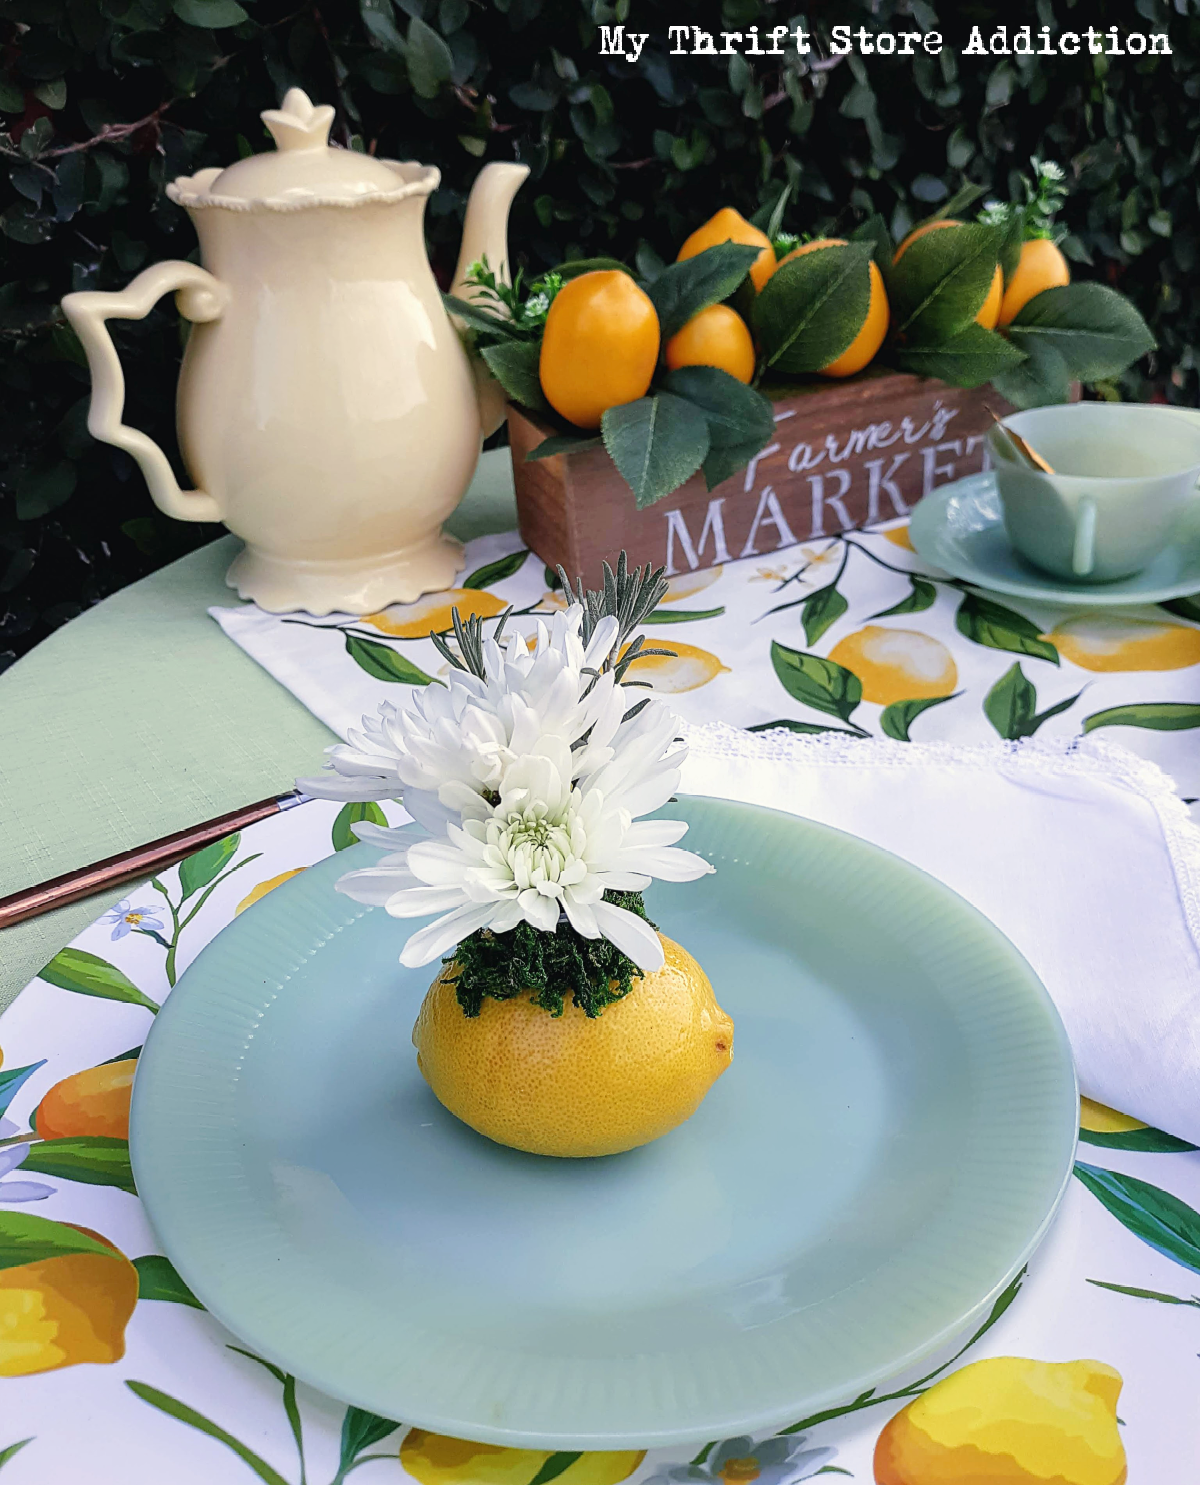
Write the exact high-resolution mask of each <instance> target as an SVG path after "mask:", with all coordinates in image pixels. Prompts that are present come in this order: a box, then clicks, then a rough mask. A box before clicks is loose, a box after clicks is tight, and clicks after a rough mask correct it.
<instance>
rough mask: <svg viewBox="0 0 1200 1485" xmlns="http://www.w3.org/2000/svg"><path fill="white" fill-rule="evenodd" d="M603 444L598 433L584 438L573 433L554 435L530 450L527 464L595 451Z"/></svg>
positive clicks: (526, 460)
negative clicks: (586, 450) (588, 450)
mask: <svg viewBox="0 0 1200 1485" xmlns="http://www.w3.org/2000/svg"><path fill="white" fill-rule="evenodd" d="M603 443H604V440H603V439H602V438H601V437H600V435H599V434H598V433H592V434H588V435H586V436H584V437H576V435H575V434H573V433H552V434H551V435H550V437H549V438H543V439H542V441H541V443H539V444H538V446H537V448H535V449H530V451H529V452H528V453H527V454H526V455H525V462H526V464H532V463H533V462H534V461H535V460H537V459H553V458H554V457H555V455H557V454H578V453H579V452H580V451H581V450H582V449H594V448H596V447H597V445H600V446H603Z"/></svg>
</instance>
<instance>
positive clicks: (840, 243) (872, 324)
mask: <svg viewBox="0 0 1200 1485" xmlns="http://www.w3.org/2000/svg"><path fill="white" fill-rule="evenodd" d="M845 246H846V239H845V238H844V237H820V238H818V239H817V240H816V241H815V242H803V243H801V244H800V246H799V247H798V248H793V249H792V251H791V252H790V253H788V255H787V257H786V258H780V260H779V263H778V265H777V267H779V268H782V267H783V265H784V264H785V263H790V262H791V261H792V259H793V258H802V257H804V255H805V254H806V253H813V252H819V251H820V250H821V249H822V248H828V247H845ZM867 268H868V274H867V277H868V278H869V279H870V283H871V292H870V297H869V298H868V299H867V317H866V319H865V320H863V322H862V326H861V328H860V329H859V332H858V334H857V335H856V336H855V337H854V339H853V340H852V341H851V342H850V344H849V345H848V346H847V348H846V349H845V350H844V351H843V352H842V354H841V355H840V356H838V357H837V358H836V359H835V360H833V361H830V362H828V363H827V364H826V365H825V366H822V367H821V369H820V375H821V376H833V377H842V376H853V375H854V373H855V372H856V371H861V370H862V369H863V367H864V366H865V365H866V364H867V363H868V362H869V361H871V360H873V359H874V357H875V353H876V352H877V351H878V350H879V347H880V346H881V345H882V344H883V342H884V340H885V338H886V336H887V332H888V321H889V318H890V315H891V311H890V310H889V308H888V299H887V290H886V289H885V288H884V286H883V274H882V273H880V271H879V269H878V268H877V267H876V266H875V264H874V262H872V263H869V264H868V265H867Z"/></svg>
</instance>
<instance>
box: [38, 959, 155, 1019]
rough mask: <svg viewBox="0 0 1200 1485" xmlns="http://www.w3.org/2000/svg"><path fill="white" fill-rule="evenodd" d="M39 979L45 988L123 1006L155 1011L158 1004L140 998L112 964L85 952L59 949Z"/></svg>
mask: <svg viewBox="0 0 1200 1485" xmlns="http://www.w3.org/2000/svg"><path fill="white" fill-rule="evenodd" d="M39 978H40V979H43V980H45V981H46V983H47V984H48V985H57V986H58V988H59V989H60V990H72V991H74V992H75V994H76V995H96V996H99V997H100V999H101V1000H120V1001H124V1002H125V1003H126V1004H127V1005H140V1006H145V1008H146V1009H147V1010H148V1011H157V1010H158V1009H159V1005H158V1002H157V1001H155V1000H151V999H150V997H149V996H148V995H143V994H142V992H141V991H140V990H139V989H138V988H137V986H136V985H135V984H133V982H132V981H131V980H129V979H128V978H127V977H126V976H125V975H124V974H123V973H122V972H121V970H119V969H118V968H117V966H116V965H115V964H109V962H108V960H107V959H101V958H100V956H99V955H98V954H92V953H89V952H88V950H87V949H74V948H69V947H68V948H66V949H60V950H59V951H58V953H57V954H55V956H54V958H53V959H51V961H50V963H49V964H47V965H46V967H45V969H43V970H42V972H41V974H40V976H39Z"/></svg>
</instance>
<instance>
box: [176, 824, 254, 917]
mask: <svg viewBox="0 0 1200 1485" xmlns="http://www.w3.org/2000/svg"><path fill="white" fill-rule="evenodd" d="M241 843H242V837H241V835H240V833H235V834H234V835H227V836H225V838H224V839H223V840H215V841H213V843H212V845H210V846H205V847H204V849H203V850H202V851H197V852H196V853H195V855H194V856H187V857H185V858H184V860H182V861H181V862H180V863H179V890H180V891H181V892H182V893H183V901H184V902H186V901H187V900H188V898H189V897H191V896H192V895H193V894H194V893H196V892H199V891H200V889H201V887H207V886H208V884H209V882H211V881H213V880H214V878H216V877H219V876H220V875H221V873H222V872H223V871H224V870H225V868H226V867H227V866H228V865H229V863H230V862H231V861H232V860H233V858H234V857H235V856H236V855H237V853H238V847H239V846H240V845H241Z"/></svg>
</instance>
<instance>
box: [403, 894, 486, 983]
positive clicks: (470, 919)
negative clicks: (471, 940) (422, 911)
mask: <svg viewBox="0 0 1200 1485" xmlns="http://www.w3.org/2000/svg"><path fill="white" fill-rule="evenodd" d="M491 914H492V904H491V903H482V904H480V903H468V904H467V906H466V907H461V908H458V909H457V910H456V911H455V912H452V913H447V914H446V916H445V917H444V918H438V919H437V920H436V921H435V922H433V923H430V924H429V925H428V927H426V928H421V929H418V931H417V932H416V933H414V934H413V935H412V937H411V938H410V939H409V940H408V942H407V943H406V944H405V945H404V948H403V949H402V950H401V953H400V963H401V964H404V965H407V966H408V968H409V969H419V968H420V967H421V965H422V964H429V963H430V962H431V961H432V960H434V959H437V958H438V957H439V956H440V955H442V954H444V953H445V952H446V950H447V949H452V948H454V946H455V945H456V944H460V943H462V941H463V939H464V938H467V937H469V936H470V935H471V934H472V933H474V932H475V931H476V930H477V929H479V928H486V927H487V926H488V924H489V923H490V921H491Z"/></svg>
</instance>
